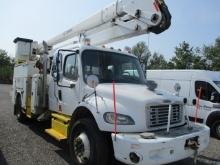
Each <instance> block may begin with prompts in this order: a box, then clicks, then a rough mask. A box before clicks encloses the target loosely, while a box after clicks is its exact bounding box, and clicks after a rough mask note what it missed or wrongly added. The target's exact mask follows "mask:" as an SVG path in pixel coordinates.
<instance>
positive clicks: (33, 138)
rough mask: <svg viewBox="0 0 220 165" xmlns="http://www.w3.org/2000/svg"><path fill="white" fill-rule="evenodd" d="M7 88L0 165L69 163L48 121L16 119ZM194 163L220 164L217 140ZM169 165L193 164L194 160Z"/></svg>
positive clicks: (2, 92) (0, 112)
mask: <svg viewBox="0 0 220 165" xmlns="http://www.w3.org/2000/svg"><path fill="white" fill-rule="evenodd" d="M10 91H11V85H0V165H70V164H71V163H70V157H69V152H68V147H67V144H66V143H65V142H62V143H60V142H58V141H56V140H54V139H53V138H52V137H50V136H49V135H47V134H46V133H45V132H44V129H45V128H48V127H49V123H39V122H36V121H27V122H25V123H23V124H21V123H18V122H17V120H16V118H15V116H14V115H13V105H12V103H11V96H10ZM115 164H117V165H122V164H120V163H116V162H115V163H114V165H115ZM197 164H198V165H210V164H213V165H220V140H217V139H214V138H211V141H210V145H209V147H208V148H207V149H206V151H204V152H203V153H201V154H200V155H199V157H198V163H197ZM170 165H193V159H192V158H188V159H185V160H182V161H179V162H176V163H172V164H170Z"/></svg>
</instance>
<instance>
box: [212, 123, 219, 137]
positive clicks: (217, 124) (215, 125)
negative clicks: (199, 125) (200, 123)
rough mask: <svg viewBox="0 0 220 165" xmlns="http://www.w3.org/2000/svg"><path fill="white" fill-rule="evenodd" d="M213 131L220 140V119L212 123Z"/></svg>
mask: <svg viewBox="0 0 220 165" xmlns="http://www.w3.org/2000/svg"><path fill="white" fill-rule="evenodd" d="M212 132H213V134H214V136H215V137H216V138H217V139H219V140H220V120H216V121H215V122H214V123H213V125H212Z"/></svg>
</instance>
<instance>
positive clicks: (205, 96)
mask: <svg viewBox="0 0 220 165" xmlns="http://www.w3.org/2000/svg"><path fill="white" fill-rule="evenodd" d="M200 88H201V97H200V99H202V100H206V101H211V102H213V103H217V102H218V103H219V102H220V97H219V96H220V95H219V93H218V91H216V89H215V88H214V87H213V86H212V85H211V84H209V83H208V82H205V81H196V82H195V93H196V96H197V97H199V90H200Z"/></svg>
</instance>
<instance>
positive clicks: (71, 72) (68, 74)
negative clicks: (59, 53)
mask: <svg viewBox="0 0 220 165" xmlns="http://www.w3.org/2000/svg"><path fill="white" fill-rule="evenodd" d="M63 75H64V77H65V78H67V79H70V80H73V81H76V80H77V79H78V62H77V55H76V54H71V55H68V56H66V58H65V62H64V69H63Z"/></svg>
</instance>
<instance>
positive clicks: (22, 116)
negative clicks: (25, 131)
mask: <svg viewBox="0 0 220 165" xmlns="http://www.w3.org/2000/svg"><path fill="white" fill-rule="evenodd" d="M15 116H16V118H17V120H18V121H19V122H24V121H25V120H26V119H27V118H26V116H25V114H24V113H23V112H22V105H21V97H20V96H17V99H16V103H15Z"/></svg>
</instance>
